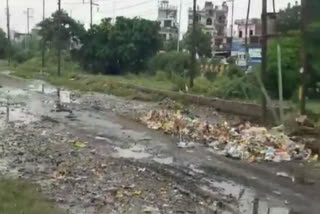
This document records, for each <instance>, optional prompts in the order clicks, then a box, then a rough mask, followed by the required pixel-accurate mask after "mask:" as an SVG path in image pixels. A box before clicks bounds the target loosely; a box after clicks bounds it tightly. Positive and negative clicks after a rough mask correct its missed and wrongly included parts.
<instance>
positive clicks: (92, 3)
mask: <svg viewBox="0 0 320 214" xmlns="http://www.w3.org/2000/svg"><path fill="white" fill-rule="evenodd" d="M93 6H97V7H99V4H96V3H94V2H93V0H90V28H92V26H93Z"/></svg>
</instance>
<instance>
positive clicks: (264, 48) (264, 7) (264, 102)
mask: <svg viewBox="0 0 320 214" xmlns="http://www.w3.org/2000/svg"><path fill="white" fill-rule="evenodd" d="M261 21H262V53H261V55H262V62H261V73H260V75H261V76H260V78H261V82H262V84H263V86H261V87H264V85H265V74H266V71H267V51H268V50H267V34H268V32H267V31H268V29H267V0H262V15H261ZM261 104H262V112H261V113H262V115H261V116H262V121H263V122H265V121H266V119H267V100H266V97H265V95H264V94H262V103H261Z"/></svg>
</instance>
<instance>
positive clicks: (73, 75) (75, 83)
mask: <svg viewBox="0 0 320 214" xmlns="http://www.w3.org/2000/svg"><path fill="white" fill-rule="evenodd" d="M51 60H52V59H51ZM62 64H63V66H62V72H61V76H57V75H56V70H57V69H56V65H55V63H54V61H53V60H52V62H50V61H49V62H48V64H47V66H46V69H45V71H44V73H43V75H41V73H40V68H41V64H39V59H37V58H33V59H31V60H29V61H27V62H25V63H23V64H21V65H18V66H17V67H12V68H11V69H12V70H13V74H14V75H15V76H18V77H21V78H25V79H44V80H46V81H47V82H49V83H51V84H53V85H56V86H61V87H66V88H69V89H73V90H80V91H83V92H87V91H94V92H100V93H108V94H113V95H115V96H121V97H128V98H131V99H137V100H143V101H157V100H159V99H160V97H159V96H158V95H155V94H148V93H143V92H140V91H138V90H136V89H133V88H131V87H126V86H125V85H126V84H127V85H136V86H141V87H149V88H158V89H165V90H171V88H172V87H173V83H171V82H170V81H166V80H163V79H161V80H157V79H156V78H155V77H152V76H147V75H133V74H128V75H124V76H112V75H100V74H88V73H85V72H84V71H83V70H81V68H80V67H79V66H78V65H77V64H75V63H72V62H64V63H62Z"/></svg>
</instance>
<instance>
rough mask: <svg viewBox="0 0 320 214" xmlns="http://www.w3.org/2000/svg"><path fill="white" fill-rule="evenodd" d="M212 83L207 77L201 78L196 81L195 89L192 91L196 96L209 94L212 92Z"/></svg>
mask: <svg viewBox="0 0 320 214" xmlns="http://www.w3.org/2000/svg"><path fill="white" fill-rule="evenodd" d="M212 84H213V83H212V82H210V81H209V80H208V79H207V78H206V77H204V76H199V77H197V78H196V79H195V80H194V87H193V88H192V89H191V91H192V92H193V93H196V94H208V92H209V91H210V90H211V87H212Z"/></svg>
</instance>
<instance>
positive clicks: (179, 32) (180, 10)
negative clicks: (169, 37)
mask: <svg viewBox="0 0 320 214" xmlns="http://www.w3.org/2000/svg"><path fill="white" fill-rule="evenodd" d="M181 14H182V0H180V9H179V29H178V30H179V31H178V45H177V46H178V47H177V51H178V52H179V51H180V34H181Z"/></svg>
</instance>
